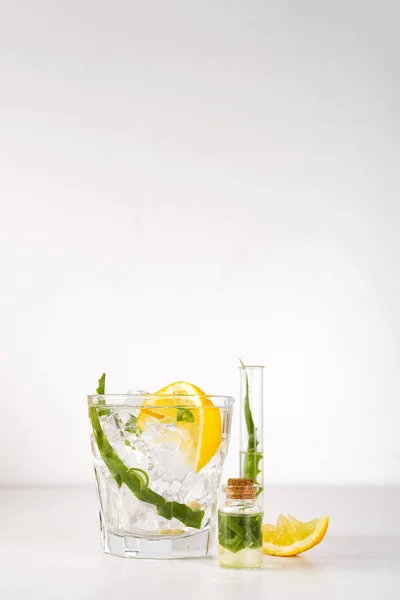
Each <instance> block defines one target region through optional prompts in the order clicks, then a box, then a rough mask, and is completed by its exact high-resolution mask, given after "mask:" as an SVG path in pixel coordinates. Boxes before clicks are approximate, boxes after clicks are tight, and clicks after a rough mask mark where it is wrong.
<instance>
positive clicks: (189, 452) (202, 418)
mask: <svg viewBox="0 0 400 600" xmlns="http://www.w3.org/2000/svg"><path fill="white" fill-rule="evenodd" d="M155 396H160V398H155ZM167 396H170V397H169V398H168V397H167ZM171 396H172V397H171ZM173 396H176V398H173ZM185 396H189V397H188V398H185ZM146 405H148V406H149V408H146ZM150 406H151V408H150ZM167 407H168V408H167ZM180 407H185V408H186V409H187V410H185V409H183V408H182V409H181V410H180ZM192 407H193V408H192ZM202 409H204V410H202ZM163 419H164V420H167V421H170V422H172V423H173V424H174V425H175V426H176V427H177V429H178V430H179V431H180V433H181V434H183V440H182V442H181V444H180V446H179V451H180V452H183V453H184V455H185V458H186V461H187V463H188V464H189V466H190V467H191V468H192V469H193V470H194V471H195V472H196V473H198V472H199V471H200V470H201V469H202V468H203V467H204V466H205V465H206V464H207V463H208V462H209V461H210V460H211V459H212V457H213V456H214V454H215V453H216V452H217V451H218V449H219V447H220V444H221V438H222V426H221V415H220V412H219V409H218V408H215V407H214V404H213V403H212V402H211V400H210V399H209V398H207V396H206V394H205V393H204V392H203V391H202V390H201V389H200V388H199V387H197V385H194V384H193V383H188V382H186V381H176V382H175V383H171V384H170V385H167V386H166V387H164V388H162V389H161V390H158V392H156V393H155V394H154V395H153V396H152V398H149V399H148V400H145V401H144V402H143V404H142V406H141V411H140V413H139V416H138V420H137V425H138V427H139V428H140V429H142V431H145V430H146V428H147V427H148V425H149V422H150V421H151V422H153V423H154V422H157V421H162V420H163ZM178 419H179V420H178Z"/></svg>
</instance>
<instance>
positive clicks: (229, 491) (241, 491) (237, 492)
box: [224, 477, 258, 500]
mask: <svg viewBox="0 0 400 600" xmlns="http://www.w3.org/2000/svg"><path fill="white" fill-rule="evenodd" d="M257 487H258V486H257V485H254V483H253V480H252V479H244V478H242V477H238V478H231V479H228V483H227V484H226V486H224V491H225V493H226V497H227V499H228V500H254V498H255V497H256V492H257Z"/></svg>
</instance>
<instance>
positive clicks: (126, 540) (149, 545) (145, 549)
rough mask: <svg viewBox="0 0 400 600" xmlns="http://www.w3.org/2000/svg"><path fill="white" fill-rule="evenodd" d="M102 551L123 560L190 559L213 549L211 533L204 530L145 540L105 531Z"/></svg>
mask: <svg viewBox="0 0 400 600" xmlns="http://www.w3.org/2000/svg"><path fill="white" fill-rule="evenodd" d="M101 541H102V544H101V545H102V549H103V551H104V552H105V553H106V554H113V555H114V556H122V557H123V558H157V559H169V558H190V557H200V556H205V555H206V554H208V552H209V551H210V549H211V540H210V531H209V530H208V529H204V530H202V531H199V532H198V533H191V534H190V535H184V536H179V537H165V536H163V537H153V538H150V537H149V538H145V537H139V536H134V535H120V534H117V533H112V532H110V531H107V530H106V529H103V531H102V540H101Z"/></svg>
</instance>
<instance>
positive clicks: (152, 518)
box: [88, 393, 234, 558]
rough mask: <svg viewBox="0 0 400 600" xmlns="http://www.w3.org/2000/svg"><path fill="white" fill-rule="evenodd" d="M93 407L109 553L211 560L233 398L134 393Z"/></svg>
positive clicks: (92, 401) (105, 398)
mask: <svg viewBox="0 0 400 600" xmlns="http://www.w3.org/2000/svg"><path fill="white" fill-rule="evenodd" d="M88 402H89V419H90V424H91V429H92V431H91V442H92V452H93V463H94V471H95V477H96V484H97V496H98V504H99V514H100V532H101V546H102V549H103V550H104V552H106V553H109V554H114V555H117V556H122V557H134V558H181V557H189V556H204V555H206V554H207V553H208V552H209V551H210V549H211V546H212V542H213V540H214V533H215V527H216V507H217V494H218V489H219V485H220V477H221V469H222V465H223V462H224V459H225V456H226V453H227V450H228V444H229V436H230V428H231V417H232V409H233V403H234V400H233V398H230V397H227V396H204V395H203V396H190V395H182V396H179V395H177V394H173V395H169V396H166V395H161V396H160V395H154V396H152V395H150V394H139V393H138V394H133V393H130V394H126V395H110V394H107V395H102V396H99V395H93V396H88Z"/></svg>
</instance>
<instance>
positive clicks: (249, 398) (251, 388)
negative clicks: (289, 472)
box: [239, 361, 264, 506]
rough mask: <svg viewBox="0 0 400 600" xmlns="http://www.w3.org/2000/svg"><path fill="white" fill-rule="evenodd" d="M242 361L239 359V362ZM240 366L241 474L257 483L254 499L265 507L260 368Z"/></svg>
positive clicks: (262, 369)
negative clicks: (255, 497)
mask: <svg viewBox="0 0 400 600" xmlns="http://www.w3.org/2000/svg"><path fill="white" fill-rule="evenodd" d="M240 362H242V361H240ZM239 369H240V476H241V477H244V478H246V479H252V480H253V481H254V483H256V484H257V485H258V491H257V501H258V502H259V503H260V504H261V506H264V504H263V502H264V500H263V490H264V467H263V371H264V367H262V366H254V365H248V366H246V365H244V364H243V363H242V366H241V367H240V368H239Z"/></svg>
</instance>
